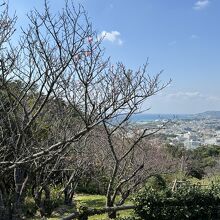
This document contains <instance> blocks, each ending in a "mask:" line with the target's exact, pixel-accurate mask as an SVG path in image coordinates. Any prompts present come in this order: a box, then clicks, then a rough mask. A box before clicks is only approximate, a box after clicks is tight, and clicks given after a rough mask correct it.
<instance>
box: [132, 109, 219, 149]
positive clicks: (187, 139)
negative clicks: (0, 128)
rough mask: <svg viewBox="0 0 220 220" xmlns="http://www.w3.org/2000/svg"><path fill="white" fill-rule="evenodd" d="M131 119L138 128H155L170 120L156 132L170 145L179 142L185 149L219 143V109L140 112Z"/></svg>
mask: <svg viewBox="0 0 220 220" xmlns="http://www.w3.org/2000/svg"><path fill="white" fill-rule="evenodd" d="M132 119H133V121H134V122H135V123H136V124H137V125H138V126H139V128H145V127H146V126H148V127H149V126H150V127H152V128H157V127H158V126H160V125H161V124H162V123H163V122H166V121H168V120H169V121H170V123H168V124H167V126H166V127H165V129H161V130H160V131H159V132H158V133H159V134H162V135H163V136H165V137H166V140H167V142H168V143H169V144H171V145H177V144H181V145H184V146H185V147H186V148H187V149H190V148H196V147H199V146H207V145H220V111H207V112H204V113H199V114H181V115H173V114H142V115H136V116H134V117H133V118H132Z"/></svg>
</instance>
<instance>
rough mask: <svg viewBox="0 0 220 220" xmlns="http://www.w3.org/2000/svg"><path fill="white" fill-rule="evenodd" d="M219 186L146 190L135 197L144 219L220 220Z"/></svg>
mask: <svg viewBox="0 0 220 220" xmlns="http://www.w3.org/2000/svg"><path fill="white" fill-rule="evenodd" d="M219 202H220V187H217V186H212V188H211V189H202V188H201V187H199V186H183V187H180V188H179V189H178V190H177V191H175V192H172V191H171V190H170V189H164V190H160V191H159V190H155V189H153V188H151V187H146V188H145V189H144V190H142V191H141V192H140V193H139V194H138V195H137V196H136V198H135V205H136V208H135V212H136V214H137V215H138V216H139V217H140V218H141V219H164V220H166V219H167V220H168V219H169V220H170V219H178V220H180V219H196V220H198V219H219V218H218V217H219V216H217V215H218V210H217V206H218V205H219Z"/></svg>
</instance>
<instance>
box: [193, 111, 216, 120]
mask: <svg viewBox="0 0 220 220" xmlns="http://www.w3.org/2000/svg"><path fill="white" fill-rule="evenodd" d="M196 116H197V117H202V118H220V111H206V112H202V113H198V114H196Z"/></svg>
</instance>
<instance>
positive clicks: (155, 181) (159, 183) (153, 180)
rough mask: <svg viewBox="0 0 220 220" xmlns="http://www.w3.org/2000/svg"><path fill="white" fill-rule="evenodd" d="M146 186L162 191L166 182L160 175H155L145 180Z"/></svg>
mask: <svg viewBox="0 0 220 220" xmlns="http://www.w3.org/2000/svg"><path fill="white" fill-rule="evenodd" d="M146 186H148V187H151V188H153V189H155V190H162V189H165V188H166V181H165V180H164V178H163V177H162V176H161V175H159V174H157V175H154V176H152V177H150V178H149V179H148V180H147V183H146Z"/></svg>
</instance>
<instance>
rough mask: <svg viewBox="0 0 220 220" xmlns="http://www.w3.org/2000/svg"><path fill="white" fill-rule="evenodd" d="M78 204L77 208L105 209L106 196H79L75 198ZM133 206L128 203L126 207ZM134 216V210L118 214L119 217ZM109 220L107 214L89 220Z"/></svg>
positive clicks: (91, 217)
mask: <svg viewBox="0 0 220 220" xmlns="http://www.w3.org/2000/svg"><path fill="white" fill-rule="evenodd" d="M75 201H76V202H77V207H79V206H87V207H90V208H103V207H105V196H103V195H77V196H76V198H75ZM128 204H131V201H128V202H127V203H126V205H128ZM132 214H133V211H132V210H125V211H119V212H118V213H117V215H118V217H119V216H120V217H127V216H130V215H132ZM106 219H108V216H107V214H102V215H94V216H90V217H89V220H106Z"/></svg>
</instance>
